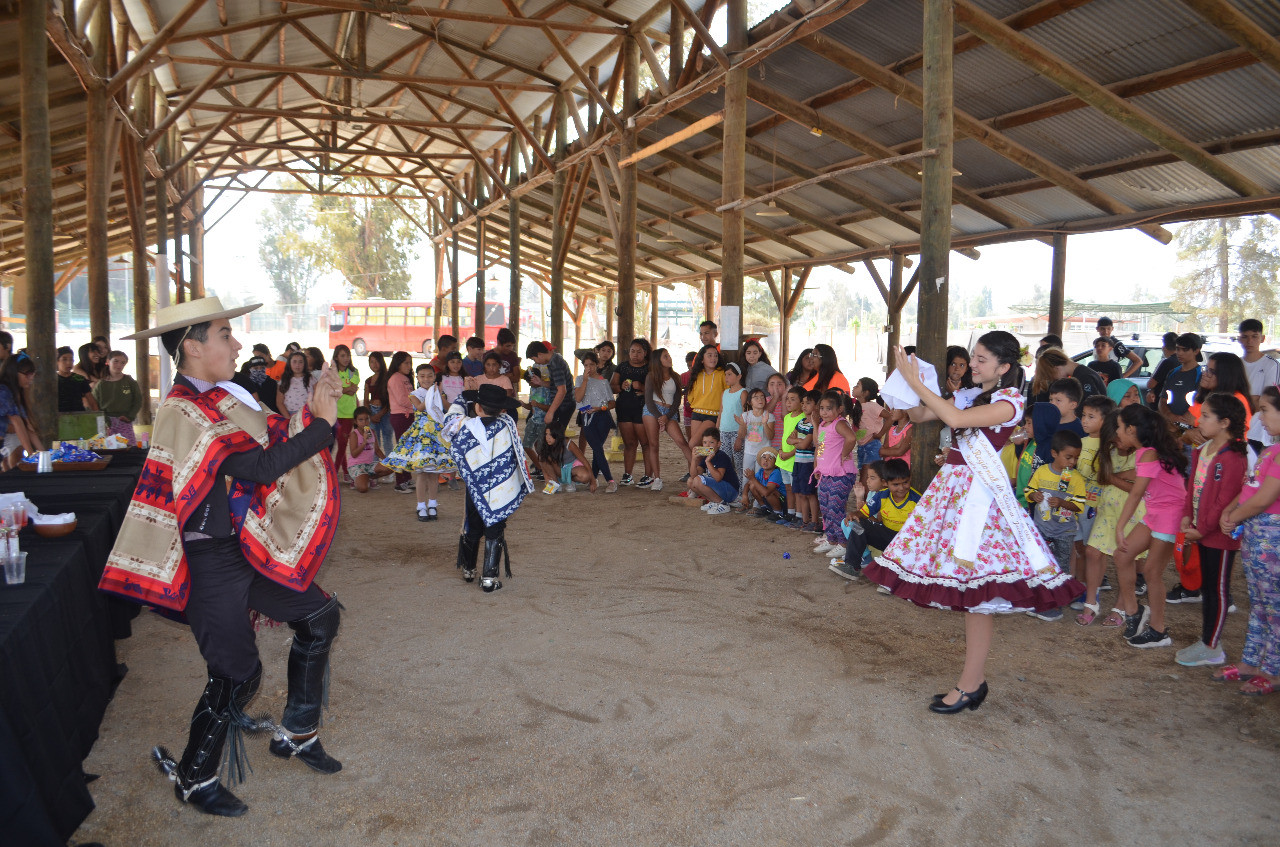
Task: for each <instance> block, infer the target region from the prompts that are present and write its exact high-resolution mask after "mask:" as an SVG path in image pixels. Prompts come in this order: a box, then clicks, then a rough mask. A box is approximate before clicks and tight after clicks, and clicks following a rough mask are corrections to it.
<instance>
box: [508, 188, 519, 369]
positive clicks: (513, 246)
mask: <svg viewBox="0 0 1280 847" xmlns="http://www.w3.org/2000/svg"><path fill="white" fill-rule="evenodd" d="M507 224H508V230H507V231H508V233H509V239H510V240H509V243H508V245H507V264H508V265H509V266H510V268H511V293H510V294H509V295H507V329H509V330H511V334H512V335H514V336H515V337H516V350H517V351H519V350H520V198H519V197H512V198H511V202H510V204H508V206H507Z"/></svg>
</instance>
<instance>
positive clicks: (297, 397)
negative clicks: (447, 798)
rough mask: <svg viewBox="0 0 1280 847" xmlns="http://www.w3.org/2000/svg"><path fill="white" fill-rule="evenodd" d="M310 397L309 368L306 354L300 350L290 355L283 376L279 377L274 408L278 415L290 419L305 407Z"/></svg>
mask: <svg viewBox="0 0 1280 847" xmlns="http://www.w3.org/2000/svg"><path fill="white" fill-rule="evenodd" d="M310 396H311V368H310V366H309V364H308V362H307V354H306V353H303V352H302V351H301V350H299V351H297V352H294V353H290V354H289V361H288V362H286V363H285V367H284V376H282V377H280V388H279V389H278V390H277V393H276V407H277V408H278V409H279V410H280V414H282V415H285V416H286V417H292V416H294V415H296V414H297V413H298V410H299V409H301V408H302V407H303V406H305V405H307V398H308V397H310Z"/></svg>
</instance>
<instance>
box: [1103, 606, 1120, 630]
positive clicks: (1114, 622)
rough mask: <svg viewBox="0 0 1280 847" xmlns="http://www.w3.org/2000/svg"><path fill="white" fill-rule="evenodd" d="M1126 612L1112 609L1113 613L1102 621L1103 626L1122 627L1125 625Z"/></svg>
mask: <svg viewBox="0 0 1280 847" xmlns="http://www.w3.org/2000/svg"><path fill="white" fill-rule="evenodd" d="M1124 618H1125V615H1124V612H1123V611H1122V610H1120V609H1112V610H1111V614H1109V615H1107V619H1106V620H1104V621H1103V622H1102V625H1103V626H1107V627H1121V626H1124Z"/></svg>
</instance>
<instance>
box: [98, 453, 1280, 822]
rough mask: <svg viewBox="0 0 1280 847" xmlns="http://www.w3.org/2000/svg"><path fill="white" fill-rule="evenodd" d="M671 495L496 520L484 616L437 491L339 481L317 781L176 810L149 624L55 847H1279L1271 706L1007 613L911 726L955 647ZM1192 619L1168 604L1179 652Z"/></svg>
mask: <svg viewBox="0 0 1280 847" xmlns="http://www.w3.org/2000/svg"><path fill="white" fill-rule="evenodd" d="M668 446H669V445H668ZM666 453H667V451H666V450H665V449H664V459H666V461H667V464H668V466H669V467H674V456H670V457H668V456H667V455H666ZM673 488H677V486H673V485H669V486H668V490H667V491H664V492H663V493H661V494H654V493H648V492H644V491H640V490H636V489H625V488H624V489H623V490H622V491H621V492H620V493H619V494H616V495H604V494H598V495H594V496H593V495H590V494H586V493H579V494H570V495H565V494H559V495H556V496H554V497H547V496H544V495H542V494H540V493H539V494H535V495H532V496H531V497H530V498H529V499H528V500H527V501H526V504H525V505H524V506H523V507H522V508H521V509H520V511H519V512H518V513H517V514H516V516H515V517H514V519H513V520H512V521H511V525H510V529H509V530H508V539H509V540H510V542H511V551H512V566H513V569H514V571H515V578H514V579H512V580H510V581H509V582H508V583H507V587H506V588H504V589H503V590H502V591H500V592H498V593H497V594H494V595H490V596H486V595H483V594H482V593H481V592H480V591H479V589H478V588H476V587H475V586H474V585H466V584H464V583H463V582H462V581H461V579H460V578H459V576H458V572H457V571H456V570H455V568H454V559H455V549H456V542H457V531H458V522H457V521H458V515H459V514H460V512H461V501H460V497H461V495H460V494H458V493H450V492H445V493H444V494H443V496H442V499H441V506H442V508H441V512H442V515H443V518H442V520H441V521H440V522H438V523H434V524H420V523H418V522H417V521H416V520H414V518H413V516H412V509H413V501H412V498H410V497H406V496H402V495H398V494H395V493H393V492H392V491H390V490H389V488H386V487H384V488H382V489H380V490H378V491H375V492H372V493H370V494H369V495H367V496H357V495H354V494H352V493H344V498H345V499H344V503H343V516H342V525H341V528H340V530H339V535H338V542H337V545H336V548H335V551H334V553H333V555H332V556H331V557H330V560H329V562H328V564H327V565H326V567H325V570H324V571H323V572H322V574H321V583H322V584H323V585H324V587H325V588H326V589H328V590H330V591H336V592H337V593H338V594H339V596H340V597H341V599H342V601H343V603H344V604H345V605H346V607H347V611H346V613H345V616H344V619H343V631H342V634H341V635H340V637H339V639H338V643H337V646H336V648H335V651H334V654H333V690H332V706H333V709H332V712H331V713H330V714H329V715H328V716H327V722H326V725H325V728H324V730H323V734H324V740H325V746H326V747H327V748H328V749H329V750H330V751H331V752H332V753H333V754H334V755H335V756H337V757H338V758H339V759H341V760H342V761H343V763H344V765H345V767H344V770H343V771H342V772H341V773H340V774H337V775H335V776H332V777H321V776H319V775H317V774H313V773H311V772H309V771H308V770H307V769H306V768H305V767H303V766H302V765H301V764H299V763H297V762H283V761H280V760H278V759H275V758H273V757H271V756H269V755H267V752H266V742H265V740H257V741H253V742H251V745H250V746H251V756H252V764H253V767H254V773H253V775H252V776H251V777H250V779H249V782H248V783H247V784H245V785H243V786H241V787H240V788H239V789H237V793H238V794H239V795H240V797H241V798H242V799H244V800H245V801H246V802H247V803H248V804H249V805H250V812H249V814H248V816H246V817H244V818H241V819H238V820H224V819H213V818H210V817H207V816H204V815H201V814H199V813H197V812H195V811H194V810H193V809H188V808H183V807H181V806H180V805H179V804H178V803H177V802H176V801H175V800H174V798H173V796H172V794H171V793H170V791H169V789H168V788H167V786H166V785H165V784H164V783H163V781H162V779H161V777H160V776H159V775H158V773H157V771H156V770H155V769H154V767H153V766H152V765H151V763H150V762H149V760H148V758H147V751H148V750H149V748H150V746H151V745H152V744H156V743H164V744H166V745H167V746H169V747H170V748H176V749H180V748H181V746H182V743H183V741H184V739H185V734H184V733H185V727H186V722H187V718H188V716H189V714H190V710H191V708H192V705H193V703H194V702H195V700H196V698H197V696H198V694H199V690H200V686H201V684H202V679H203V677H202V675H203V666H202V664H201V662H200V658H199V655H198V653H197V651H196V649H195V644H194V643H193V642H192V640H191V638H190V635H189V633H188V632H187V631H186V630H185V629H183V628H181V627H179V626H177V625H174V624H172V623H169V622H166V621H163V620H161V619H160V618H158V617H156V616H153V615H147V616H144V617H142V618H141V619H140V620H139V623H138V625H137V627H136V630H135V635H134V637H133V638H132V639H130V640H129V641H126V642H122V643H121V647H120V649H121V654H122V658H123V659H124V660H125V661H126V662H128V664H129V667H130V673H129V675H128V678H127V679H126V680H125V681H124V683H123V684H122V685H121V687H120V690H119V693H118V694H117V696H116V699H115V702H114V703H113V704H112V706H111V708H110V709H109V711H108V713H107V716H106V720H105V722H104V724H103V727H102V737H101V739H100V740H99V741H98V744H97V746H96V747H95V749H94V752H93V754H92V755H91V756H90V758H89V760H88V761H87V762H86V770H88V771H91V772H93V773H98V774H101V775H102V778H101V779H99V780H98V781H97V782H95V783H94V785H93V794H94V797H95V799H96V800H97V803H98V809H97V811H96V812H95V813H94V814H93V815H92V816H91V817H90V818H89V820H88V821H87V822H86V823H85V825H84V826H83V827H82V828H81V830H80V832H78V833H77V836H76V838H75V841H77V842H78V841H89V840H99V841H103V842H105V843H106V844H108V845H112V847H119V846H120V845H138V847H144V845H170V844H172V845H179V844H181V845H190V844H199V845H206V844H207V845H246V847H248V845H253V847H264V845H288V847H292V845H302V844H307V845H318V847H323V845H335V847H336V846H337V845H343V847H345V845H370V846H371V847H372V845H418V844H423V845H427V844H430V845H450V844H484V845H507V844H512V845H515V844H531V845H561V844H576V845H592V847H603V845H615V844H616V845H627V847H633V845H648V844H654V845H668V844H669V845H686V844H724V845H734V847H740V845H756V844H797V845H799V844H804V845H810V844H854V845H867V844H876V843H883V844H930V843H941V844H945V843H966V842H969V843H972V842H974V841H975V840H976V841H979V842H982V843H989V844H1002V845H1021V844H1026V845H1054V844H1062V845H1068V844H1070V845H1078V844H1123V845H1126V847H1130V846H1131V845H1180V844H1187V845H1193V844H1195V845H1199V844H1228V843H1230V844H1275V843H1276V842H1277V836H1276V832H1277V830H1278V829H1280V821H1278V820H1277V815H1278V814H1280V806H1277V803H1276V800H1275V797H1276V795H1275V790H1276V782H1275V773H1276V762H1277V752H1278V751H1280V697H1273V698H1270V699H1269V700H1268V699H1265V698H1264V699H1253V698H1246V697H1243V696H1240V695H1239V694H1237V693H1235V690H1234V689H1233V688H1231V687H1226V686H1222V685H1217V684H1215V683H1213V682H1211V681H1209V671H1208V670H1206V669H1201V668H1196V669H1188V668H1181V667H1179V666H1178V665H1176V664H1174V662H1173V651H1172V650H1150V651H1137V650H1134V649H1132V648H1130V647H1128V646H1127V645H1125V644H1124V643H1123V642H1122V641H1121V640H1120V639H1119V637H1118V636H1117V635H1116V634H1115V632H1114V631H1112V630H1104V629H1102V628H1101V627H1100V626H1098V625H1095V626H1093V627H1091V628H1089V629H1087V630H1085V629H1081V628H1080V627H1078V626H1076V625H1075V624H1074V623H1072V622H1071V621H1070V619H1066V620H1064V621H1062V622H1059V623H1053V624H1046V623H1041V622H1039V621H1036V620H1034V619H1031V618H1028V617H1025V616H1016V617H1012V618H1005V619H1001V620H1000V621H999V622H998V624H997V641H996V646H995V649H994V651H993V655H992V657H991V661H990V663H989V666H988V667H989V676H988V679H989V682H990V685H991V692H992V693H991V696H990V698H989V699H988V700H987V702H986V703H985V704H984V705H983V706H982V708H981V709H979V710H978V711H976V712H967V713H965V714H963V715H959V716H953V717H944V716H936V715H933V714H930V713H929V712H928V711H927V710H926V708H925V706H926V703H927V700H928V697H929V695H930V694H932V693H933V692H935V691H943V690H945V689H946V688H947V687H948V686H949V685H951V684H952V682H953V681H954V676H955V674H956V673H957V671H958V668H959V663H960V661H961V658H962V655H963V642H962V627H963V620H962V618H961V616H960V615H958V614H949V613H944V612H938V611H928V610H922V609H917V608H914V607H911V606H909V605H908V604H906V603H904V602H901V601H898V600H894V599H891V598H887V597H883V596H881V595H878V594H876V593H875V590H874V588H873V587H871V586H868V585H867V584H866V583H865V582H864V583H861V584H851V583H847V582H845V581H844V580H842V579H839V578H838V577H836V576H834V575H833V574H831V573H830V572H828V571H827V568H826V564H827V562H826V559H821V558H819V557H817V556H814V555H812V554H811V553H809V552H808V549H809V548H810V546H811V545H810V536H802V535H800V534H799V533H796V532H794V531H791V530H784V529H781V528H779V527H775V526H772V525H766V524H763V523H762V522H760V521H757V520H754V519H751V518H746V517H740V516H732V515H726V516H718V517H707V516H706V515H704V514H702V513H701V512H699V511H697V510H696V509H686V508H681V507H678V506H672V505H670V504H668V503H667V502H666V500H667V496H668V495H669V494H670V493H673V492H672V489H673ZM784 552H789V553H790V554H791V558H790V559H784V556H783V554H784ZM1234 591H1235V596H1236V598H1237V602H1240V603H1241V605H1242V607H1243V606H1245V603H1244V600H1243V598H1244V597H1245V589H1244V584H1243V582H1242V581H1241V580H1240V579H1239V578H1237V582H1236V585H1235V588H1234ZM1199 616H1200V609H1199V607H1198V606H1175V607H1170V620H1171V623H1172V627H1173V632H1174V636H1175V640H1176V642H1177V643H1178V645H1179V646H1183V645H1185V644H1186V643H1188V642H1189V641H1191V640H1193V639H1194V638H1195V636H1196V633H1197V632H1198V628H1199ZM1244 618H1245V613H1244V612H1243V611H1242V612H1241V613H1239V614H1236V615H1233V616H1232V617H1231V620H1230V622H1229V625H1228V628H1227V634H1226V638H1225V644H1226V646H1227V649H1228V652H1229V653H1230V654H1231V655H1233V656H1235V655H1238V653H1239V649H1240V646H1241V644H1242V641H1243V628H1244ZM258 642H259V645H260V647H261V650H262V653H263V663H264V665H265V668H266V678H265V681H264V684H263V688H262V693H261V694H260V695H259V697H258V700H257V701H256V702H255V704H254V708H253V709H252V710H251V711H258V710H264V709H265V710H267V711H270V712H272V713H274V714H275V715H276V716H278V715H279V714H280V710H281V707H282V705H283V701H284V690H283V689H284V685H285V683H284V666H285V658H286V655H287V649H288V630H281V629H273V630H268V631H265V632H263V633H261V634H260V635H259V639H258Z"/></svg>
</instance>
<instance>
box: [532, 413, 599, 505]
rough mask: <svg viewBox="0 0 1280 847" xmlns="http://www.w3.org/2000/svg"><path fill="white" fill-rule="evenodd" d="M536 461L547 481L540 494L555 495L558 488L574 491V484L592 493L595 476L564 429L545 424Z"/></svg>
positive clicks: (584, 456)
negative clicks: (584, 486) (578, 484)
mask: <svg viewBox="0 0 1280 847" xmlns="http://www.w3.org/2000/svg"><path fill="white" fill-rule="evenodd" d="M538 464H539V465H540V466H541V467H542V475H543V477H544V478H545V479H546V481H547V484H546V485H544V486H543V487H542V493H543V494H555V493H556V492H557V491H559V490H560V489H561V488H563V489H564V490H565V491H566V492H573V491H577V490H578V487H577V484H576V483H580V484H582V485H586V486H588V487H589V488H590V489H591V493H592V494H595V493H596V487H597V486H596V477H595V474H593V473H592V472H591V468H590V467H588V465H587V457H586V454H585V453H583V452H582V448H581V447H579V446H578V445H577V444H575V443H574V442H572V441H570V440H569V439H568V438H566V437H565V434H564V430H563V429H561V428H558V427H553V426H546V427H545V428H544V430H543V435H542V441H541V443H539V444H538Z"/></svg>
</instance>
